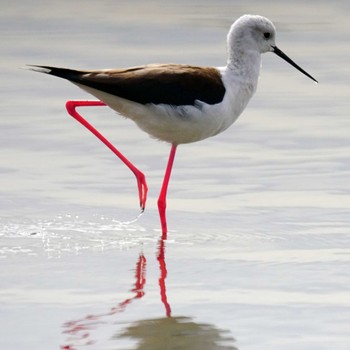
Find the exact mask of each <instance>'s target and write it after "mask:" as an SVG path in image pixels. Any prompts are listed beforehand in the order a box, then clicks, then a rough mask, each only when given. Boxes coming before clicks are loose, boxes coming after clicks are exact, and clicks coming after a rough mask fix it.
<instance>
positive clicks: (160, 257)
mask: <svg viewBox="0 0 350 350" xmlns="http://www.w3.org/2000/svg"><path fill="white" fill-rule="evenodd" d="M157 260H158V262H159V269H160V277H159V280H158V282H159V287H160V297H161V300H162V303H163V304H164V307H165V313H166V316H167V317H170V316H171V308H170V305H169V303H168V298H167V294H166V285H165V280H166V278H167V274H168V271H167V268H166V263H165V239H163V237H162V238H161V239H160V240H159V246H158V255H157Z"/></svg>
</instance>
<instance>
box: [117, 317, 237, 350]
mask: <svg viewBox="0 0 350 350" xmlns="http://www.w3.org/2000/svg"><path fill="white" fill-rule="evenodd" d="M124 337H128V338H132V339H133V340H136V341H137V346H136V347H135V348H134V349H135V350H164V349H167V350H178V349H190V350H238V349H237V348H236V347H235V346H234V345H233V342H234V341H235V340H234V338H233V337H232V336H231V335H230V334H229V332H228V331H223V330H220V329H218V328H216V327H215V326H213V325H211V324H206V323H195V322H193V321H192V319H191V318H189V317H166V318H156V319H150V320H142V321H138V322H135V323H133V324H132V325H131V326H129V327H128V328H127V329H126V330H125V331H124V332H123V333H121V334H118V335H116V336H115V338H124Z"/></svg>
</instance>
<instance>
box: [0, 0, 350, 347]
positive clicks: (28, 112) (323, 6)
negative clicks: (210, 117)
mask: <svg viewBox="0 0 350 350" xmlns="http://www.w3.org/2000/svg"><path fill="white" fill-rule="evenodd" d="M0 6H1V8H0V9H1V11H0V18H1V21H0V29H1V30H0V36H1V42H2V45H1V47H0V52H1V57H2V60H1V61H0V65H1V70H2V77H1V81H2V84H1V86H0V89H1V94H0V99H1V106H2V109H1V117H0V127H1V138H0V158H1V164H0V183H1V189H0V191H1V196H0V209H1V216H0V261H1V262H2V269H1V272H0V287H1V288H0V305H1V306H0V348H1V349H8V350H12V349H16V350H17V349H20V348H27V349H36V350H40V349H43V350H44V349H45V350H47V349H55V348H56V349H61V350H62V349H66V350H68V349H70V350H72V349H83V348H87V349H99V350H100V349H142V350H146V349H164V346H165V345H164V344H167V348H168V349H191V350H193V349H240V350H254V349H259V350H261V349H281V348H283V349H287V350H292V349H293V350H294V349H306V350H313V349H315V350H316V349H317V350H322V349H337V350H347V349H349V348H350V335H349V326H350V307H349V305H350V287H349V286H350V273H349V260H350V257H349V256H350V255H349V253H350V246H349V244H350V215H349V214H350V183H349V175H350V161H349V155H350V139H349V134H350V122H349V117H348V115H349V111H350V103H349V101H350V100H349V97H350V96H349V89H348V86H347V85H348V81H349V78H350V69H349V65H348V57H349V54H350V48H349V45H348V38H349V34H350V25H349V21H348V15H349V4H348V2H346V1H336V2H332V3H325V2H321V3H320V2H315V1H309V2H307V3H305V2H301V1H297V2H293V4H292V5H290V4H289V5H288V4H286V3H283V2H274V1H269V2H264V3H261V2H257V1H249V2H245V3H241V4H238V5H237V4H234V3H233V2H232V1H217V2H215V3H212V2H208V1H192V2H191V1H186V2H185V1H180V2H176V3H173V2H167V1H165V2H164V1H163V2H158V1H133V2H121V1H120V2H109V1H100V2H92V1H84V2H83V1H74V2H68V1H61V2H59V3H57V4H51V3H48V2H44V1H26V2H24V1H12V2H11V6H9V5H8V4H7V3H6V4H5V2H2V3H1V4H0ZM243 13H259V14H262V15H265V16H267V17H269V18H270V19H271V20H273V21H274V22H275V24H276V26H277V28H278V38H277V43H278V46H279V47H280V48H281V49H282V50H283V51H285V52H286V53H287V54H288V55H290V56H291V57H292V58H293V59H294V60H295V61H296V62H297V63H298V64H300V65H301V66H302V67H303V68H305V69H306V70H307V71H308V72H309V73H311V74H312V75H313V76H315V77H316V78H317V79H318V80H319V81H320V84H319V85H315V84H313V83H312V82H311V81H309V80H308V79H307V78H305V77H304V76H303V75H301V74H300V73H299V72H297V71H296V70H295V69H293V68H292V67H290V66H289V65H287V64H286V63H285V62H283V61H281V60H280V59H279V58H277V57H275V56H273V55H269V54H266V55H264V56H263V69H262V74H261V78H260V82H259V87H258V92H257V94H256V95H255V96H254V98H253V100H252V101H251V103H250V104H249V106H248V108H247V110H246V111H245V112H244V114H243V115H242V116H241V117H240V119H239V120H238V121H237V122H236V124H235V125H234V126H233V127H232V128H231V129H229V130H227V131H226V132H225V133H223V134H221V135H219V136H217V137H215V138H212V139H208V140H205V141H203V142H200V143H196V144H192V145H186V146H182V147H179V149H178V154H177V156H176V160H175V166H174V170H173V175H172V179H171V183H170V188H169V194H168V226H169V228H170V232H169V235H168V239H167V241H162V240H161V239H160V229H159V228H160V226H159V218H158V214H157V210H156V199H157V196H158V191H159V188H160V184H161V181H162V177H163V173H164V167H165V164H166V161H167V156H168V152H169V150H170V149H169V146H168V145H166V144H163V143H159V142H157V141H154V140H150V139H149V137H148V136H147V135H144V134H143V133H142V132H141V131H139V130H138V129H137V128H136V127H135V126H134V125H133V124H132V123H130V122H129V121H127V120H124V119H122V118H118V117H117V116H115V114H114V113H113V112H111V111H110V110H108V109H107V108H102V107H101V108H100V107H96V108H95V109H92V108H91V109H86V111H85V110H84V115H85V116H88V118H89V120H91V121H92V122H93V123H94V125H96V126H98V128H99V129H100V130H101V131H102V132H103V133H105V134H106V136H108V137H109V138H110V139H111V140H112V141H113V142H114V143H115V145H116V146H117V147H119V149H120V150H121V151H122V152H125V155H127V156H128V157H129V158H130V159H131V160H132V161H133V162H134V163H135V164H136V165H137V166H138V167H139V168H140V169H141V170H142V171H144V172H145V174H146V177H147V181H148V184H149V188H150V192H149V199H148V203H147V209H146V211H145V213H144V214H143V215H142V216H140V217H139V218H137V217H138V214H139V212H138V199H137V191H136V183H135V180H134V178H133V176H132V175H131V174H130V173H129V171H128V170H127V169H125V167H123V165H122V164H121V163H120V162H119V161H118V160H117V159H115V157H114V156H113V155H112V154H110V153H109V152H108V151H107V150H106V149H105V148H104V146H103V145H102V144H100V143H99V141H98V140H96V139H95V138H94V137H92V136H91V135H89V134H88V133H87V132H86V131H85V130H84V129H83V128H82V127H81V126H80V125H78V124H77V123H76V122H75V121H74V120H72V119H71V118H70V117H68V116H67V114H66V111H65V108H64V103H65V101H66V100H68V99H87V98H89V97H88V95H86V94H85V93H84V92H82V91H80V90H79V89H77V88H76V87H74V86H73V85H70V84H68V83H66V82H64V81H62V80H59V79H56V80H55V79H53V78H51V77H48V76H45V75H40V74H37V73H33V72H27V71H24V70H20V69H18V67H22V66H24V65H25V64H27V63H32V64H47V65H50V64H51V65H57V66H69V67H76V68H87V69H88V68H105V67H126V66H132V65H138V64H143V63H150V62H179V63H190V64H200V65H214V66H221V65H224V64H225V37H226V33H227V30H228V28H229V25H230V24H231V22H232V21H233V20H234V19H235V18H237V17H239V16H240V15H241V14H243ZM169 316H171V317H169Z"/></svg>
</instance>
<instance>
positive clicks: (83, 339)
mask: <svg viewBox="0 0 350 350" xmlns="http://www.w3.org/2000/svg"><path fill="white" fill-rule="evenodd" d="M165 248H166V236H164V235H163V236H162V237H161V239H160V240H159V242H158V250H157V261H158V263H159V270H160V275H159V279H158V283H159V289H160V298H161V302H162V303H163V305H164V308H165V317H161V318H154V319H147V320H141V321H137V322H134V323H132V324H131V325H129V326H128V327H127V328H126V329H125V330H123V331H122V332H120V333H119V334H117V335H115V336H114V337H113V339H115V340H117V339H121V338H129V339H130V338H131V339H133V340H135V341H136V344H137V345H136V348H135V349H136V350H163V349H164V348H165V346H166V349H167V350H177V349H191V350H197V349H198V350H237V348H236V347H235V346H234V345H233V343H234V339H233V337H232V336H230V334H229V332H228V331H223V330H221V329H218V328H216V327H215V326H214V325H210V324H207V323H196V322H194V321H193V320H192V319H191V318H189V317H172V316H171V307H170V304H169V302H168V298H167V292H166V278H167V266H166V261H165ZM146 265H147V261H146V257H145V256H144V255H143V253H141V254H140V255H139V257H138V259H137V262H136V268H135V275H134V278H135V282H134V284H133V287H132V289H131V290H130V291H131V292H133V293H134V294H133V296H131V297H130V298H127V299H125V300H124V301H122V302H120V303H118V304H117V305H115V306H112V307H111V308H110V309H109V310H108V311H107V312H104V313H100V314H89V315H87V316H85V317H83V318H81V319H77V320H73V321H69V322H66V323H65V324H64V325H63V333H64V334H66V335H67V336H68V338H67V340H66V344H65V345H62V346H61V350H77V349H79V348H80V347H82V346H87V345H93V344H95V343H96V342H97V341H96V340H94V339H93V338H92V335H91V332H92V331H93V330H95V329H97V328H99V327H103V326H104V325H106V323H108V322H107V319H108V317H111V316H113V315H116V314H118V313H120V312H123V311H125V310H126V308H127V306H128V305H130V304H131V303H132V302H133V301H135V300H137V299H140V298H142V297H143V296H144V295H145V292H144V287H145V285H146ZM113 321H114V320H113Z"/></svg>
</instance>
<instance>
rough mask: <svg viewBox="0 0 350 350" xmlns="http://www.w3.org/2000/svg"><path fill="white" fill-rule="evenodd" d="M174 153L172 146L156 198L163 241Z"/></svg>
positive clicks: (174, 146) (165, 232)
mask: <svg viewBox="0 0 350 350" xmlns="http://www.w3.org/2000/svg"><path fill="white" fill-rule="evenodd" d="M175 153H176V145H172V146H171V151H170V155H169V160H168V165H167V167H166V170H165V175H164V180H163V185H162V189H161V191H160V195H159V198H158V211H159V216H160V223H161V225H162V233H163V239H166V234H167V232H168V228H167V223H166V217H165V209H166V193H167V190H168V185H169V180H170V175H171V169H172V168H173V164H174V158H175Z"/></svg>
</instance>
